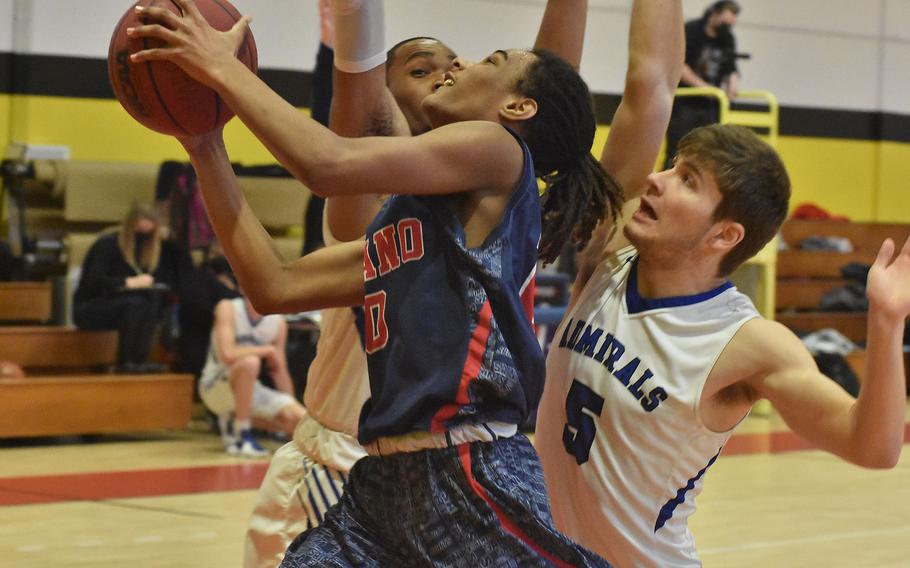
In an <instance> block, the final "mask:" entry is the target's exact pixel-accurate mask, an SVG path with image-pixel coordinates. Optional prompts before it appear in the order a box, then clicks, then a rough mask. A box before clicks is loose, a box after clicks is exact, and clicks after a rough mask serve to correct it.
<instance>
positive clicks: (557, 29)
mask: <svg viewBox="0 0 910 568" xmlns="http://www.w3.org/2000/svg"><path fill="white" fill-rule="evenodd" d="M587 19H588V0H549V1H548V2H547V8H546V10H545V11H544V14H543V20H541V22H540V29H539V30H538V32H537V40H536V41H535V42H534V47H535V48H543V49H548V50H550V51H552V52H554V53H556V54H557V55H559V56H560V57H562V58H563V59H565V60H566V61H568V62H569V64H570V65H572V67H574V68H575V69H578V68H579V67H580V66H581V53H582V48H583V47H584V42H585V26H586V24H587Z"/></svg>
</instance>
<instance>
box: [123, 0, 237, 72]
mask: <svg viewBox="0 0 910 568" xmlns="http://www.w3.org/2000/svg"><path fill="white" fill-rule="evenodd" d="M174 3H175V4H176V5H177V6H178V7H179V8H180V10H181V11H182V12H183V16H180V15H178V14H175V13H174V12H171V11H170V10H167V9H165V8H156V7H154V6H149V7H143V6H137V7H136V12H137V13H138V14H139V15H140V16H141V17H143V18H147V19H148V20H149V21H150V22H151V23H149V24H146V25H142V26H137V27H135V28H130V29H128V30H127V34H129V36H130V37H133V38H148V39H157V40H160V41H162V42H164V43H165V46H164V47H157V48H150V49H145V50H142V51H140V52H137V53H134V54H133V55H132V56H131V59H132V60H133V61H134V62H137V63H138V62H143V61H159V60H163V61H170V62H172V63H174V64H176V65H178V66H180V67H181V68H182V69H183V70H184V71H186V73H187V74H188V75H190V76H191V77H192V78H194V79H196V80H197V81H199V82H200V83H203V84H205V85H208V86H210V87H213V86H214V83H215V82H216V79H217V77H218V75H219V73H220V72H221V70H223V69H224V68H225V67H226V66H230V65H232V64H236V63H237V61H238V60H237V51H238V50H239V49H240V46H241V45H242V44H243V39H244V37H245V36H246V33H247V30H248V29H249V25H250V21H251V19H250V17H249V16H243V17H242V18H240V19H239V20H237V23H236V24H234V26H233V27H232V28H231V29H230V30H228V31H226V32H220V31H218V30H216V29H215V28H213V27H212V26H211V25H209V23H208V21H206V19H205V17H204V16H203V15H202V13H201V12H200V11H199V8H198V7H197V6H196V4H195V2H193V0H174Z"/></svg>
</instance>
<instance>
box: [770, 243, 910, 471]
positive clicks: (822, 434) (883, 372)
mask: <svg viewBox="0 0 910 568" xmlns="http://www.w3.org/2000/svg"><path fill="white" fill-rule="evenodd" d="M894 248H895V247H894V242H893V241H891V240H890V239H888V240H887V241H886V242H885V243H884V244H883V245H882V248H881V250H880V251H879V254H878V258H877V259H876V261H875V264H873V266H872V269H871V270H870V271H869V279H868V284H867V288H866V294H867V296H868V298H869V313H868V324H867V325H868V328H867V332H866V333H867V335H866V339H867V341H866V368H865V374H864V377H865V379H864V381H863V387H862V389H860V392H859V396H858V397H857V399H856V400H854V399H852V398H851V397H850V396H849V395H848V394H847V393H846V392H844V390H843V389H841V388H839V387H838V386H837V385H836V384H835V383H834V382H833V381H831V380H830V379H828V378H827V377H825V376H823V375H822V374H821V373H820V372H819V371H818V368H817V367H816V366H815V363H814V361H813V360H812V358H811V356H810V355H809V354H808V353H807V352H806V350H805V347H803V346H802V344H801V342H800V341H799V340H798V339H797V338H796V337H795V336H793V334H792V333H789V332H788V331H787V332H786V333H787V335H788V336H789V339H788V341H787V342H785V341H780V342H777V343H775V344H774V345H773V351H777V352H780V353H782V354H783V355H782V356H780V357H779V360H781V361H782V364H781V365H779V368H778V369H775V371H774V372H773V373H771V374H769V375H768V376H766V377H763V378H762V379H761V380H760V381H758V382H756V383H755V385H756V390H757V391H758V394H759V396H763V397H766V398H768V399H769V400H770V401H771V403H772V404H773V405H774V407H775V409H777V411H778V412H780V414H781V417H783V418H784V420H785V421H786V422H787V424H788V425H789V426H790V427H791V428H793V430H794V431H795V432H796V433H798V434H799V435H801V436H803V437H804V438H806V439H807V440H809V441H811V442H813V443H815V444H817V445H818V446H819V447H821V448H823V449H825V450H828V451H830V452H832V453H834V454H836V455H838V456H840V457H842V458H844V459H845V460H847V461H850V462H852V463H855V464H857V465H861V466H864V467H874V468H890V467H894V465H895V464H896V463H897V460H898V458H899V457H900V453H901V448H902V447H903V443H904V418H905V412H906V389H905V380H906V375H905V372H904V363H903V350H902V346H901V343H902V339H903V333H904V322H905V320H906V318H907V315H908V314H910V239H908V240H907V242H906V243H904V246H903V249H902V250H901V251H900V253H899V254H898V255H897V257H896V258H895V259H894V260H892V256H893V254H894ZM763 323H765V324H766V325H767V326H769V327H770V326H772V325H777V324H774V322H763ZM767 335H768V334H764V336H767ZM788 344H789V345H790V346H791V347H789V349H787V347H786V345H788ZM767 352H768V351H767V350H766V353H767ZM798 356H801V357H802V364H801V365H800V364H799V359H798Z"/></svg>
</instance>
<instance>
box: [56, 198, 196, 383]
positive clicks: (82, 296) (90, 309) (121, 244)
mask: <svg viewBox="0 0 910 568" xmlns="http://www.w3.org/2000/svg"><path fill="white" fill-rule="evenodd" d="M191 268H192V262H191V261H190V257H189V254H188V253H187V252H186V251H184V250H181V249H180V248H179V247H178V246H177V245H175V244H174V243H172V242H170V241H166V240H163V239H162V238H161V227H160V222H159V220H158V217H157V215H156V214H155V212H154V210H153V209H152V208H151V207H149V206H147V205H141V204H137V205H134V206H133V207H132V209H130V212H129V214H128V215H127V217H126V221H125V222H124V224H123V226H122V227H121V228H120V229H119V230H117V231H116V232H111V233H108V234H105V235H102V236H101V237H99V238H98V240H97V241H95V243H94V244H93V245H92V246H91V248H90V249H89V251H88V255H87V256H86V258H85V262H84V263H83V266H82V274H81V276H80V278H79V284H78V287H77V288H76V293H75V296H74V298H73V320H74V322H75V323H76V326H77V327H79V328H80V329H89V330H96V329H116V330H118V331H119V333H120V336H119V343H118V351H117V366H118V371H119V372H127V373H130V372H132V373H142V372H160V371H162V370H164V369H163V366H161V365H158V364H154V363H149V361H148V358H149V352H150V350H151V345H152V337H153V335H154V332H155V327H156V326H157V325H158V323H159V322H160V320H161V317H162V315H163V313H164V308H165V300H166V294H167V293H168V292H174V293H177V294H178V295H179V293H180V291H181V285H182V284H183V280H184V279H185V276H186V275H187V274H188V272H189V271H190V270H191Z"/></svg>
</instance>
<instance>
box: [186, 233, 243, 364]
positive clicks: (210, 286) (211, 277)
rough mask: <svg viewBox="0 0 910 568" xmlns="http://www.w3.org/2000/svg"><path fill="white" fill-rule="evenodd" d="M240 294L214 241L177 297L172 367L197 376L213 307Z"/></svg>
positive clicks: (202, 362) (203, 356)
mask: <svg viewBox="0 0 910 568" xmlns="http://www.w3.org/2000/svg"><path fill="white" fill-rule="evenodd" d="M239 296H240V291H239V290H238V289H237V281H236V280H235V279H234V273H233V272H232V271H231V265H230V264H228V261H227V259H226V258H225V257H224V254H223V253H222V252H221V249H220V247H218V246H217V243H215V244H214V245H213V246H212V248H211V249H210V250H209V252H208V258H207V259H206V260H205V261H204V262H203V263H202V264H201V265H200V266H199V267H197V268H195V269H193V270H192V272H190V273H189V275H188V277H187V279H186V285H185V286H184V287H183V294H182V295H181V297H180V310H179V312H178V313H179V322H180V338H179V340H178V342H177V353H178V357H177V365H176V368H175V370H176V371H179V372H182V373H192V374H193V375H194V376H196V377H198V376H199V374H200V373H201V372H202V367H203V366H204V365H205V358H206V354H207V353H208V348H209V337H210V336H211V334H212V326H213V325H214V323H215V316H214V312H215V306H216V305H217V304H218V302H220V301H221V300H230V299H232V298H237V297H239Z"/></svg>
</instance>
